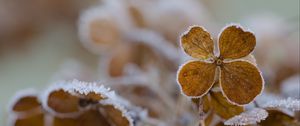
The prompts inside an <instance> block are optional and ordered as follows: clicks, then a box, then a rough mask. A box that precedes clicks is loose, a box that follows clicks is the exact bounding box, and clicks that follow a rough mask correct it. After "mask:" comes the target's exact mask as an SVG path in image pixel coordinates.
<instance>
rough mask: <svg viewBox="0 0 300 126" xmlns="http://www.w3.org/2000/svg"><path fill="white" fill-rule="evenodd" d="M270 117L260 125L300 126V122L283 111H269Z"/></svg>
mask: <svg viewBox="0 0 300 126" xmlns="http://www.w3.org/2000/svg"><path fill="white" fill-rule="evenodd" d="M267 111H268V113H269V116H268V118H267V119H265V120H263V121H261V122H260V123H259V125H260V126H299V125H300V122H297V120H296V119H295V118H294V117H292V116H289V115H287V114H285V113H283V112H281V111H278V110H267Z"/></svg>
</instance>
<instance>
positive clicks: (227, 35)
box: [219, 25, 256, 59]
mask: <svg viewBox="0 0 300 126" xmlns="http://www.w3.org/2000/svg"><path fill="white" fill-rule="evenodd" d="M255 45H256V39H255V36H254V34H253V33H251V32H248V31H244V30H243V29H242V28H241V27H239V26H236V25H231V26H228V27H226V28H225V29H224V31H223V32H222V33H221V35H220V37H219V49H220V57H222V58H224V59H238V58H242V57H245V56H247V55H249V54H250V53H251V52H252V51H253V50H254V47H255Z"/></svg>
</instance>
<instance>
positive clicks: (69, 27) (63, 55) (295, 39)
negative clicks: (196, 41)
mask: <svg viewBox="0 0 300 126" xmlns="http://www.w3.org/2000/svg"><path fill="white" fill-rule="evenodd" d="M199 1H200V3H201V4H202V5H203V9H205V10H206V11H207V12H205V14H207V15H209V16H210V20H212V21H213V22H214V24H213V25H214V28H211V29H208V30H209V31H211V32H213V33H217V32H218V30H220V29H221V28H222V27H223V26H225V25H226V24H229V23H231V22H237V23H240V24H242V25H243V26H246V27H247V28H249V29H251V30H253V31H255V33H256V34H257V37H259V39H258V43H259V41H263V40H265V41H268V42H264V43H262V44H261V46H259V47H258V49H257V50H258V51H257V52H256V58H257V60H258V64H259V66H261V69H263V72H264V74H265V75H267V76H268V77H269V78H272V77H273V80H274V83H275V81H276V83H283V82H284V80H286V79H288V78H289V77H292V76H294V77H295V76H296V80H294V81H298V82H296V83H298V88H300V87H299V48H300V47H299V0H264V1H261V0H251V1H249V0H248V1H246V0H226V1H225V0H223V1H220V0H199ZM169 2H172V0H170V1H169ZM95 4H98V1H97V0H85V1H82V0H26V1H22V0H0V125H5V120H6V118H7V116H6V115H7V111H6V109H7V106H8V103H9V100H10V98H11V97H12V96H13V95H14V94H15V92H16V91H18V90H20V89H25V88H37V89H43V88H45V87H46V86H47V85H48V84H49V83H50V82H52V80H53V78H55V75H56V74H57V73H59V72H61V70H62V69H63V67H70V68H71V69H72V67H74V69H76V68H77V67H76V65H78V64H76V63H75V64H74V63H73V62H72V61H73V60H76V61H80V64H84V65H85V66H88V67H89V68H90V70H91V71H96V70H97V69H98V68H97V62H98V56H97V55H95V54H93V53H90V52H89V51H88V50H87V49H86V48H84V47H83V46H82V44H81V43H80V42H79V41H80V40H79V37H78V27H77V24H78V16H79V15H80V12H82V10H85V9H87V8H89V7H90V6H93V5H95ZM196 13H197V12H196ZM202 13H203V12H201V13H199V15H194V16H195V17H197V16H201V14H202ZM198 25H204V26H206V25H207V24H198ZM263 54H266V55H267V56H264V55H263ZM297 57H298V59H297ZM261 59H264V60H261ZM278 62H279V65H278V64H277V63H278ZM274 69H276V70H274ZM277 69H278V70H277ZM297 69H298V70H297ZM272 70H273V71H272ZM74 71H76V70H74ZM285 72H286V73H285ZM277 73H284V74H282V75H276V74H277ZM271 75H272V76H271ZM273 75H274V76H276V79H274V76H273ZM297 76H298V77H297ZM174 79H175V78H174ZM270 80H271V79H270ZM274 90H275V92H276V90H278V89H276V88H275V89H274ZM279 90H280V89H279Z"/></svg>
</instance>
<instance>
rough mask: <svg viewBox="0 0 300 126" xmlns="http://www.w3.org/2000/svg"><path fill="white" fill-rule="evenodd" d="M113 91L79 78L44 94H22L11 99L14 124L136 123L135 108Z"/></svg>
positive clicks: (104, 125) (98, 125) (126, 125)
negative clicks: (131, 109) (131, 107)
mask: <svg viewBox="0 0 300 126" xmlns="http://www.w3.org/2000/svg"><path fill="white" fill-rule="evenodd" d="M128 106H130V104H129V103H128V102H127V101H125V100H124V99H122V98H120V97H119V96H117V95H116V94H115V93H114V92H113V91H110V90H109V89H107V88H105V87H104V86H98V85H96V84H95V83H85V82H80V81H77V80H74V81H68V82H60V83H56V84H54V85H52V86H51V87H50V88H48V90H47V91H46V93H44V94H42V95H40V96H39V95H38V94H37V93H35V94H31V93H30V94H28V93H22V94H21V95H17V97H16V98H15V99H14V102H12V105H11V108H10V111H11V115H10V120H11V122H10V124H9V125H14V126H23V125H26V126H28V125H30V126H43V125H54V126H62V125H64V126H74V125H77V124H79V125H84V126H91V125H92V126H114V125H117V126H133V123H134V122H133V121H134V119H133V118H134V117H136V115H138V114H136V112H135V111H129V107H128Z"/></svg>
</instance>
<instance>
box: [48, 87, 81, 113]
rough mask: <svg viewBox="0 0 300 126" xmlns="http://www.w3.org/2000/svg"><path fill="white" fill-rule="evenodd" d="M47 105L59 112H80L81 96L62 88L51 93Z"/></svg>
mask: <svg viewBox="0 0 300 126" xmlns="http://www.w3.org/2000/svg"><path fill="white" fill-rule="evenodd" d="M47 105H48V106H49V107H50V108H51V109H53V110H54V111H56V112H59V113H72V112H78V111H79V98H78V97H77V96H74V95H71V94H70V93H68V92H66V91H64V90H62V89H60V90H57V91H53V92H51V93H50V94H49V96H48V101H47Z"/></svg>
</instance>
